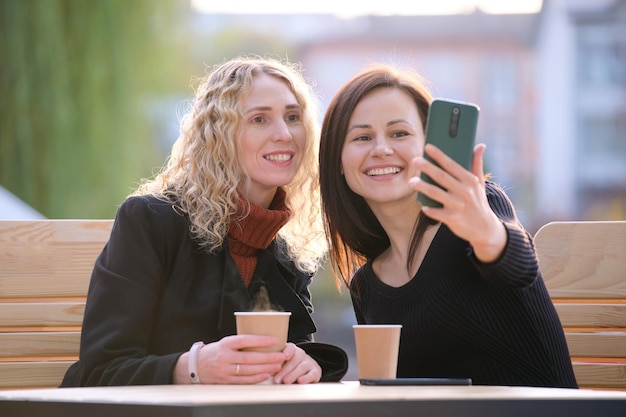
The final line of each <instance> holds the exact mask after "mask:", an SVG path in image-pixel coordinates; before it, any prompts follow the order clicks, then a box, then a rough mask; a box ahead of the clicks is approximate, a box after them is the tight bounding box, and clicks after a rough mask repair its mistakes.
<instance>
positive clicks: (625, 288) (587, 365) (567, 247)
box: [535, 221, 626, 390]
mask: <svg viewBox="0 0 626 417" xmlns="http://www.w3.org/2000/svg"><path fill="white" fill-rule="evenodd" d="M535 245H536V248H537V253H538V256H539V265H540V268H541V273H542V275H543V278H544V280H545V282H546V285H547V287H548V291H549V292H550V297H551V298H552V300H553V302H554V304H555V306H556V308H557V311H558V313H559V317H560V319H561V322H562V325H563V328H564V329H565V335H566V337H567V343H568V346H569V350H570V356H571V358H572V363H573V364H574V371H575V372H576V378H577V380H578V383H579V385H580V386H581V388H603V389H622V390H624V389H626V221H594V222H553V223H548V224H546V225H544V226H543V227H542V228H541V229H539V231H537V233H536V235H535Z"/></svg>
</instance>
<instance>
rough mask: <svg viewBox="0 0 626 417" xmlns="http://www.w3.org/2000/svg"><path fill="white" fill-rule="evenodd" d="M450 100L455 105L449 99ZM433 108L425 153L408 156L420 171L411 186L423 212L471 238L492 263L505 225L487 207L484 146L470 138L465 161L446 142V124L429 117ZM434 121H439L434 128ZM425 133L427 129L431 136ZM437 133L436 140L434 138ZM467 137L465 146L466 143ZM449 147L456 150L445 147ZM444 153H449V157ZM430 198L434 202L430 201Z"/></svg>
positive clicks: (481, 256) (480, 254)
mask: <svg viewBox="0 0 626 417" xmlns="http://www.w3.org/2000/svg"><path fill="white" fill-rule="evenodd" d="M447 103H450V102H447ZM451 103H452V104H453V105H454V102H451ZM434 104H435V102H433V105H434ZM448 107H449V104H448ZM434 109H435V107H432V106H431V111H430V112H429V120H428V123H427V140H426V142H427V143H426V145H425V147H424V156H423V157H418V158H415V159H414V160H413V164H414V166H415V167H416V168H417V170H418V171H419V172H420V173H421V175H420V177H419V178H418V177H414V178H412V179H411V180H410V182H411V185H412V186H413V188H414V189H415V190H416V191H417V192H418V199H419V200H420V202H422V205H423V207H422V210H423V212H424V214H426V215H427V216H428V217H430V218H432V219H434V220H437V221H439V222H442V223H444V224H445V225H446V226H447V227H448V228H449V229H450V230H451V231H452V232H453V233H454V234H456V235H457V236H458V237H460V238H461V239H464V240H467V241H468V242H470V244H471V245H472V247H473V249H474V253H475V255H476V257H477V258H478V259H479V260H480V261H482V262H492V261H494V260H496V259H497V258H498V257H499V256H500V254H501V253H502V251H503V250H504V247H505V245H506V240H507V236H506V230H505V228H504V225H503V224H502V223H501V222H500V220H499V219H498V218H497V217H496V215H495V214H494V213H493V211H492V210H491V207H490V206H489V202H488V201H487V196H486V193H485V179H484V170H483V155H484V153H485V148H486V146H485V145H484V144H482V143H481V144H478V145H476V146H475V147H474V146H473V143H474V141H473V139H470V140H469V141H470V142H471V143H472V148H471V152H470V153H469V155H470V158H469V161H470V162H467V160H466V161H465V162H464V160H463V156H462V155H463V154H464V153H467V151H465V152H463V151H462V150H461V148H462V147H461V146H459V145H460V143H458V142H450V137H449V136H450V135H449V133H445V132H447V131H448V128H447V126H448V125H447V124H446V125H445V126H446V127H445V128H441V126H440V125H441V124H442V122H441V120H442V118H439V119H436V118H434V117H431V116H434V113H433V111H434ZM447 114H450V110H449V109H447V110H446V116H445V117H443V120H444V121H447V120H449V116H448V115H447ZM462 115H463V113H461V116H462ZM466 119H467V118H466ZM434 120H439V122H437V123H438V127H436V128H435V127H434V124H433V123H434ZM461 120H462V119H461ZM436 131H438V132H440V133H441V132H442V131H443V132H444V134H439V135H434V134H433V132H436ZM471 131H472V129H469V132H470V133H471ZM428 132H431V135H430V136H429V135H428ZM459 132H460V130H459ZM436 136H437V137H439V139H435V137H436ZM469 137H471V135H469ZM429 138H430V140H429ZM434 142H440V143H443V144H444V146H443V147H444V148H447V149H448V152H444V150H442V149H440V148H439V147H437V146H436V145H435V144H434ZM466 142H467V141H466ZM466 142H465V144H464V146H467V143H466ZM451 147H453V149H456V150H455V151H450V149H451ZM454 147H456V148H454ZM449 154H453V157H451V156H450V155H449ZM459 162H461V163H459ZM431 200H432V201H434V202H435V203H436V204H431ZM425 203H426V204H425ZM437 203H438V204H437Z"/></svg>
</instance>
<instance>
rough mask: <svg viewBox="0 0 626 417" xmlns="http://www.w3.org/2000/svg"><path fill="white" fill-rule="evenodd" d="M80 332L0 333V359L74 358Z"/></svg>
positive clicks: (78, 344) (77, 348) (76, 352)
mask: <svg viewBox="0 0 626 417" xmlns="http://www.w3.org/2000/svg"><path fill="white" fill-rule="evenodd" d="M79 346H80V332H79V331H72V332H24V333H0V359H1V358H20V357H49V356H76V355H77V354H78V350H79Z"/></svg>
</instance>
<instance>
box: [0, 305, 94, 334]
mask: <svg viewBox="0 0 626 417" xmlns="http://www.w3.org/2000/svg"><path fill="white" fill-rule="evenodd" d="M84 311H85V302H84V301H75V302H59V303H55V302H35V303H21V302H20V303H16V302H8V303H0V328H10V327H57V326H81V325H82V320H83V313H84Z"/></svg>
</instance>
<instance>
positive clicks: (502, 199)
mask: <svg viewBox="0 0 626 417" xmlns="http://www.w3.org/2000/svg"><path fill="white" fill-rule="evenodd" d="M487 196H488V199H489V204H490V206H491V208H492V210H493V211H494V212H495V214H496V215H497V216H498V217H499V218H500V219H501V221H502V222H503V223H504V225H505V226H506V230H507V234H508V243H507V245H506V248H505V251H504V253H503V254H502V256H501V257H500V259H498V260H497V261H496V262H493V263H489V264H484V263H481V262H480V261H478V260H477V259H476V257H475V256H474V255H473V252H472V249H471V247H470V245H469V244H468V242H467V241H464V240H461V239H459V238H458V237H457V236H455V235H454V234H453V233H452V232H451V231H450V230H449V229H448V228H447V227H446V226H445V225H441V227H440V229H439V230H438V232H437V234H436V236H435V238H434V240H433V242H432V244H431V246H430V248H429V249H428V252H427V254H426V257H425V258H424V260H423V263H422V265H421V266H420V268H419V270H418V271H417V273H416V275H415V276H414V277H413V279H412V280H411V281H409V282H408V283H407V284H405V285H403V286H401V287H398V288H395V287H391V286H388V285H386V284H384V283H383V282H382V281H380V279H378V277H377V276H376V275H375V273H374V271H373V269H372V264H371V262H369V263H367V264H366V265H364V266H363V267H362V268H361V269H360V270H359V271H358V272H357V273H356V274H355V276H354V279H353V281H352V284H351V287H352V290H353V292H352V294H353V295H352V301H353V305H354V310H355V313H356V317H357V321H358V322H359V323H371V324H376V323H398V324H402V325H403V328H402V333H401V341H400V353H399V358H398V377H471V378H472V381H473V383H474V384H476V385H526V386H548V387H571V388H576V387H577V383H576V379H575V377H574V372H573V369H572V365H571V360H570V357H569V352H568V349H567V344H566V341H565V336H564V334H563V330H562V327H561V323H560V321H559V318H558V315H557V313H556V310H555V309H554V306H553V304H552V301H551V300H550V297H549V295H548V292H547V290H546V287H545V284H544V282H543V279H542V277H541V274H540V272H539V267H538V261H537V256H536V253H535V250H534V246H533V242H532V238H531V236H530V235H529V234H528V233H527V232H526V231H525V230H524V229H523V227H522V226H521V224H520V223H519V221H518V219H517V217H516V215H515V212H514V209H513V206H512V204H511V202H510V201H509V199H508V197H507V196H506V194H505V193H504V191H503V190H502V189H501V188H499V187H498V186H496V185H495V184H492V183H487Z"/></svg>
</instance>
